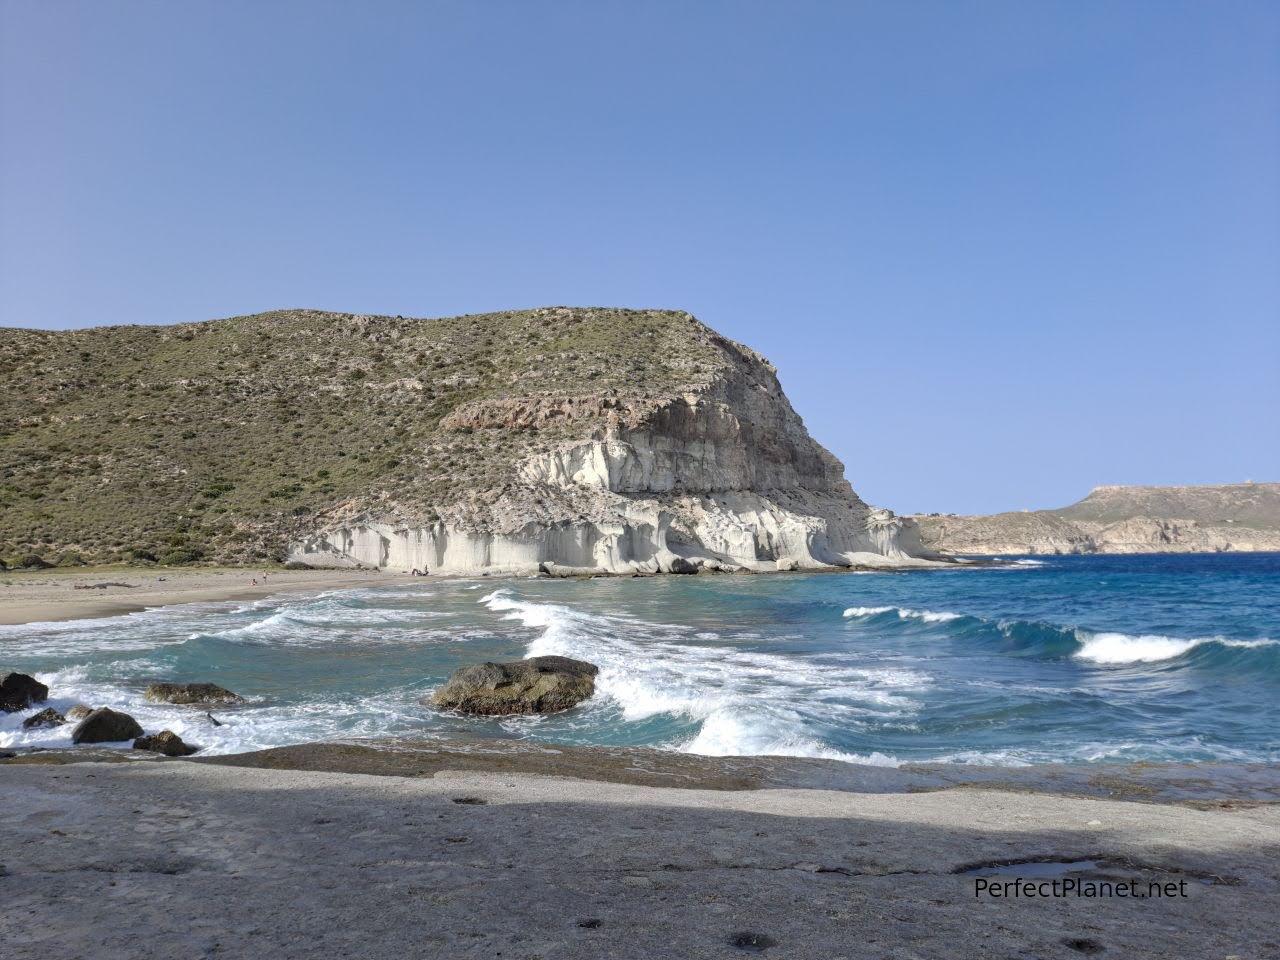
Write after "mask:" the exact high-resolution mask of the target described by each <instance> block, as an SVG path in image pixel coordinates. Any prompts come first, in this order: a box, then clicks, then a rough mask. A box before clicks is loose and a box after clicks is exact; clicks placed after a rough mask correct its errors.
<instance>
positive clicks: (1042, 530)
mask: <svg viewBox="0 0 1280 960" xmlns="http://www.w3.org/2000/svg"><path fill="white" fill-rule="evenodd" d="M909 519H911V520H914V521H915V522H916V524H917V526H918V528H919V531H920V540H921V542H922V543H923V545H924V548H925V549H926V550H927V551H933V552H936V553H939V554H943V555H960V556H965V555H969V556H994V555H1000V554H1019V555H1035V554H1072V553H1272V552H1278V551H1280V483H1252V482H1247V483H1231V484H1217V485H1207V486H1183V487H1124V486H1106V487H1097V488H1095V489H1094V490H1093V491H1092V492H1090V494H1089V495H1088V496H1087V497H1085V498H1084V499H1083V500H1081V501H1079V502H1078V503H1074V504H1072V505H1071V506H1069V507H1062V508H1060V509H1057V510H1029V511H1018V512H1012V511H1011V512H1008V513H997V514H991V515H987V516H958V515H955V514H937V513H932V514H916V515H915V516H912V517H910V518H909Z"/></svg>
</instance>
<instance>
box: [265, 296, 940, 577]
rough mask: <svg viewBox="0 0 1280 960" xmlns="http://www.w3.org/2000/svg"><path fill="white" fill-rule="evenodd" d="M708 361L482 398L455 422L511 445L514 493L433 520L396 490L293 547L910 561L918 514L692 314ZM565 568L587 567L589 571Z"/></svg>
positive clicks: (460, 566) (457, 506)
mask: <svg viewBox="0 0 1280 960" xmlns="http://www.w3.org/2000/svg"><path fill="white" fill-rule="evenodd" d="M685 319H686V323H685V328H686V333H687V336H688V337H689V338H690V340H691V341H693V342H696V343H697V344H698V345H699V349H700V351H701V353H700V356H701V357H702V358H703V360H702V361H700V362H699V363H698V365H697V372H696V373H695V372H694V371H692V370H691V371H690V372H689V380H688V382H687V383H685V384H683V385H681V386H679V387H667V388H665V389H664V390H663V391H654V390H645V389H644V386H645V385H644V384H643V383H642V382H640V383H637V384H636V385H635V387H634V392H629V391H625V390H620V389H617V388H615V389H613V390H610V391H605V392H603V393H600V394H584V393H556V392H555V391H554V390H548V391H546V393H543V394H537V395H529V396H506V397H501V398H482V399H477V400H474V401H471V402H468V403H464V404H462V405H460V406H459V407H457V408H455V409H454V410H453V411H452V412H451V413H450V414H449V415H448V416H447V417H446V418H445V420H444V421H443V425H444V426H446V427H447V428H448V429H451V430H455V431H461V432H467V433H469V434H472V435H477V436H479V435H483V436H485V437H486V438H488V439H487V441H486V442H488V443H489V444H490V445H494V446H495V449H497V450H500V451H501V453H500V454H499V458H500V459H501V461H502V462H501V463H498V464H496V468H497V470H498V471H499V472H501V473H502V474H503V475H504V478H505V482H504V484H503V486H502V488H501V489H502V493H501V495H499V496H495V497H487V498H486V497H484V496H481V495H480V494H479V492H477V495H476V497H474V498H473V499H471V500H468V501H466V502H453V503H441V504H438V505H436V508H435V509H433V510H432V511H431V514H432V517H431V519H430V520H429V521H427V522H423V521H422V520H420V519H417V518H415V517H414V516H413V510H412V509H411V508H409V507H408V505H401V504H397V503H396V502H395V494H394V492H393V493H392V494H391V495H390V496H389V497H388V498H387V499H386V501H385V502H384V503H383V504H380V505H378V506H375V507H373V508H370V507H368V506H367V505H356V504H352V505H351V506H350V508H349V509H348V508H345V507H344V508H343V509H342V510H336V511H331V512H330V514H329V516H327V517H323V518H321V521H322V523H321V526H320V527H319V528H318V529H317V530H316V531H315V532H313V533H311V534H309V535H306V536H303V537H301V538H298V539H296V540H295V541H294V542H293V544H292V547H291V550H292V552H291V555H290V556H291V559H293V560H295V561H298V562H304V563H307V564H309V565H312V566H357V565H359V566H374V567H384V568H389V569H393V570H406V571H407V570H411V569H419V570H422V569H427V570H430V571H432V572H441V573H479V572H500V573H533V572H536V571H537V570H539V569H542V568H546V567H550V568H552V569H554V570H556V571H559V573H558V575H574V576H578V575H589V574H602V573H611V574H648V573H681V572H688V569H687V566H686V564H688V563H693V564H694V565H695V567H699V568H702V569H706V570H737V569H743V570H756V571H760V572H764V571H767V570H776V569H778V568H777V566H776V562H777V560H778V559H780V558H788V559H790V560H793V561H794V562H795V564H796V566H797V568H798V569H815V570H816V569H831V568H836V567H849V566H854V565H876V564H881V565H890V564H910V563H911V562H912V561H913V560H914V559H915V558H916V557H917V556H918V554H919V552H920V550H919V544H918V542H917V540H916V538H915V533H914V528H913V526H912V524H911V523H910V522H907V521H903V520H902V519H901V518H897V517H894V516H893V515H892V513H889V512H888V511H876V510H873V509H871V508H870V507H868V506H867V505H866V504H865V503H864V502H863V501H862V500H860V499H859V498H858V496H857V495H856V494H855V493H854V492H853V489H852V488H851V487H850V485H849V483H848V481H847V480H846V479H845V477H844V467H843V465H842V464H841V463H840V461H839V460H837V459H836V458H835V457H834V456H832V455H831V454H830V453H829V452H828V451H827V450H825V449H824V448H823V447H822V446H820V445H819V444H818V443H816V442H815V441H814V440H813V438H812V437H810V436H809V433H808V431H807V430H806V429H805V426H804V423H803V421H802V420H801V419H800V417H799V416H798V415H797V414H796V412H795V410H794V409H792V407H791V404H790V402H789V401H788V400H787V398H786V396H785V394H784V393H783V391H782V387H781V385H780V383H779V381H778V378H777V373H776V371H775V370H774V368H773V366H772V365H771V364H770V363H769V362H768V361H767V360H765V359H764V358H763V357H761V356H760V355H759V354H757V353H755V352H754V351H752V350H750V349H748V348H747V347H744V346H742V345H741V344H736V343H733V342H732V341H729V340H727V339H725V338H724V337H721V336H719V335H718V334H716V333H715V332H714V331H711V330H708V329H707V328H705V327H703V326H702V325H701V324H699V323H697V321H695V320H694V319H693V318H692V317H686V318H685ZM563 571H574V572H573V573H572V574H567V573H564V572H563Z"/></svg>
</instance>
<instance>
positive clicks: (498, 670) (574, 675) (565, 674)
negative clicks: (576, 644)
mask: <svg viewBox="0 0 1280 960" xmlns="http://www.w3.org/2000/svg"><path fill="white" fill-rule="evenodd" d="M599 672H600V668H599V667H597V666H596V665H595V664H594V663H587V662H586V661H585V660H573V659H571V658H569V657H533V658H531V659H529V660H517V661H515V662H513V663H482V664H478V665H475V666H470V667H463V668H462V669H461V670H459V671H457V672H456V673H455V674H454V675H453V676H452V677H450V678H449V682H448V683H446V684H445V685H444V686H443V687H441V688H440V689H439V690H437V691H436V692H435V694H434V695H432V697H431V702H432V703H433V704H434V705H435V706H437V707H442V708H444V709H449V710H459V711H461V712H462V713H474V714H479V715H482V716H503V715H507V714H513V713H554V712H556V711H558V710H567V709H569V708H570V707H572V706H574V705H575V704H578V703H581V702H582V701H583V700H586V699H587V698H588V697H590V696H591V695H592V694H593V693H595V689H596V683H595V677H596V674H597V673H599Z"/></svg>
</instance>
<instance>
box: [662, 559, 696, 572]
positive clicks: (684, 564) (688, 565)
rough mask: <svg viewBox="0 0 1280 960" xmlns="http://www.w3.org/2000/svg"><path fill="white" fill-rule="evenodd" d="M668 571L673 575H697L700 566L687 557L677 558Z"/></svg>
mask: <svg viewBox="0 0 1280 960" xmlns="http://www.w3.org/2000/svg"><path fill="white" fill-rule="evenodd" d="M667 569H668V571H669V572H671V573H697V572H698V565H697V564H696V563H694V562H693V561H692V560H689V559H687V558H685V557H676V558H675V559H674V560H672V561H671V566H669V567H668V568H667Z"/></svg>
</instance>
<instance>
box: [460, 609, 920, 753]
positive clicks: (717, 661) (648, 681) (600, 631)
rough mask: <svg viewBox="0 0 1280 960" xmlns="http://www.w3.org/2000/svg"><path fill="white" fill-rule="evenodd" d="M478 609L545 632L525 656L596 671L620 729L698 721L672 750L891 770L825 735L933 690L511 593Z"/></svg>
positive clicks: (914, 677)
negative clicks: (663, 719) (705, 642)
mask: <svg viewBox="0 0 1280 960" xmlns="http://www.w3.org/2000/svg"><path fill="white" fill-rule="evenodd" d="M480 602H481V603H483V604H485V605H486V606H488V607H489V609H491V610H494V611H498V612H501V613H504V614H505V619H509V620H516V621H519V622H520V623H523V624H524V625H525V626H527V627H530V628H533V629H536V630H538V631H540V632H539V634H538V636H536V637H535V638H534V639H533V640H532V641H531V642H530V643H529V645H528V648H527V651H526V656H530V657H533V656H545V655H548V654H558V655H561V656H569V657H576V658H579V659H582V660H587V661H590V662H591V663H594V664H596V665H597V666H598V667H599V668H600V673H599V675H598V676H597V677H596V689H597V698H596V702H597V704H611V705H612V706H613V707H614V708H615V709H617V710H619V711H620V712H621V715H622V718H623V719H624V720H626V721H628V722H638V721H641V720H645V719H647V718H649V717H653V716H657V715H661V714H665V715H669V716H674V717H683V718H686V719H688V720H692V721H695V722H697V723H698V731H697V733H696V734H694V735H693V736H691V737H686V738H685V739H684V740H683V741H681V742H679V743H678V744H675V746H677V748H678V749H681V750H684V751H686V752H689V753H699V754H708V755H715V756H739V755H758V754H774V755H783V756H796V757H827V758H831V759H839V760H848V761H850V762H859V763H871V762H884V763H889V762H893V761H892V758H885V757H882V756H880V757H875V758H868V757H863V756H857V755H853V754H847V753H844V752H843V751H840V750H836V749H834V748H832V747H830V746H828V745H827V744H825V743H824V742H823V739H822V730H823V728H828V727H843V726H849V725H855V724H858V723H862V722H865V721H866V719H868V718H871V719H875V720H884V719H886V718H891V717H896V716H902V715H905V714H909V713H912V712H914V710H915V701H914V699H913V698H912V697H911V696H910V693H911V692H912V691H916V690H920V689H922V688H923V687H925V686H927V685H928V682H929V681H928V678H927V677H924V676H923V675H921V674H918V673H915V672H914V671H910V670H904V669H892V668H879V669H863V668H857V667H852V666H848V665H841V664H838V663H837V664H826V663H824V664H821V665H819V664H815V663H813V662H812V661H806V660H804V659H801V658H799V657H788V656H785V655H782V654H770V653H762V652H755V651H748V650H742V649H738V648H735V647H733V646H729V645H725V646H715V647H707V646H693V645H690V644H688V643H685V642H683V641H685V640H686V639H688V638H689V637H690V636H691V635H692V632H691V631H688V630H685V629H684V628H681V627H672V626H667V625H662V624H655V623H647V622H644V621H640V620H636V619H633V618H625V617H620V616H617V615H607V616H606V615H600V614H590V613H585V612H583V611H580V610H576V609H574V608H572V607H568V606H563V605H560V604H553V603H532V602H528V601H524V600H517V599H515V598H514V597H512V596H511V595H510V594H509V593H508V591H506V590H498V591H495V592H494V593H491V594H489V595H487V596H485V597H483V598H482V599H481V601H480ZM695 639H696V636H695ZM739 639H741V635H739Z"/></svg>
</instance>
